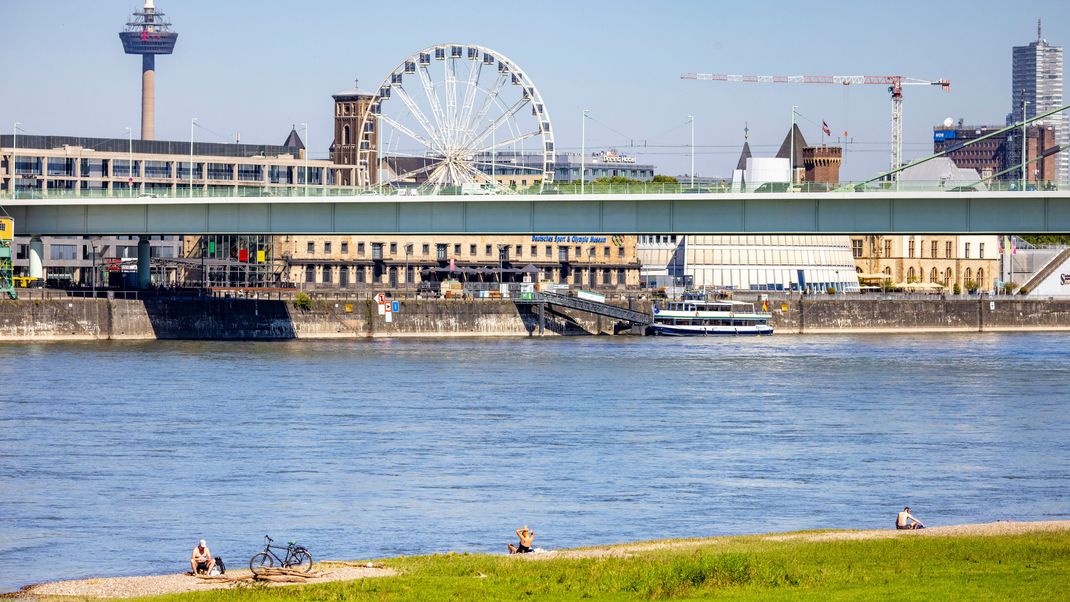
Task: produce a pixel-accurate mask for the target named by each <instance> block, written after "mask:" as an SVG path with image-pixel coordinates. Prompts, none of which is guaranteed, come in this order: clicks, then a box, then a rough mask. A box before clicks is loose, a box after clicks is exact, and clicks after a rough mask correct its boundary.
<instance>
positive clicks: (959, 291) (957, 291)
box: [951, 282, 962, 295]
mask: <svg viewBox="0 0 1070 602" xmlns="http://www.w3.org/2000/svg"><path fill="white" fill-rule="evenodd" d="M951 292H952V293H955V294H956V295H961V294H962V287H961V286H959V283H958V282H956V283H955V286H953V287H951Z"/></svg>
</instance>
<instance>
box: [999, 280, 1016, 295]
mask: <svg viewBox="0 0 1070 602" xmlns="http://www.w3.org/2000/svg"><path fill="white" fill-rule="evenodd" d="M1016 288H1018V285H1017V284H1015V283H1013V282H1007V283H1004V284H1003V292H1005V293H1007V294H1008V295H1013V294H1014V289H1016Z"/></svg>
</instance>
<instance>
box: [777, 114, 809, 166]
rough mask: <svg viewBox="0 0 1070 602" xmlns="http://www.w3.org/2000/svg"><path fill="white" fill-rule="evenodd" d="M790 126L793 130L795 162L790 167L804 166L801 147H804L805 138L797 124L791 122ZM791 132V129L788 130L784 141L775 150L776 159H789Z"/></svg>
mask: <svg viewBox="0 0 1070 602" xmlns="http://www.w3.org/2000/svg"><path fill="white" fill-rule="evenodd" d="M791 127H792V128H793V129H794V130H795V164H794V165H792V167H795V168H799V167H805V165H804V164H803V148H805V147H806V138H803V135H802V131H801V130H800V129H799V124H797V123H796V124H793V125H792V126H791ZM791 132H792V130H788V133H787V135H785V136H784V142H783V143H782V144H781V145H780V150H778V151H777V152H776V158H777V159H791Z"/></svg>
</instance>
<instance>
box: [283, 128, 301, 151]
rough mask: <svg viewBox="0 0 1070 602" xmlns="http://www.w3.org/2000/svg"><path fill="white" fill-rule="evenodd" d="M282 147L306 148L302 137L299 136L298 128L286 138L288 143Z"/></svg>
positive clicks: (291, 131)
mask: <svg viewBox="0 0 1070 602" xmlns="http://www.w3.org/2000/svg"><path fill="white" fill-rule="evenodd" d="M282 145H283V146H285V147H286V148H299V149H304V148H305V143H304V142H302V141H301V137H300V136H298V135H297V127H296V126H295V127H294V128H293V129H291V130H290V135H289V136H287V137H286V142H283V143H282Z"/></svg>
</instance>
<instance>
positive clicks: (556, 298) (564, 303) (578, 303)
mask: <svg viewBox="0 0 1070 602" xmlns="http://www.w3.org/2000/svg"><path fill="white" fill-rule="evenodd" d="M516 302H517V303H526V304H547V305H555V306H557V307H565V308H568V309H574V310H576V311H582V312H586V313H589V314H595V315H597V316H605V317H607V318H613V319H615V320H621V321H623V322H631V323H632V324H636V325H639V326H649V325H650V324H652V323H653V322H654V317H653V316H651V315H650V314H648V313H644V312H641V311H635V310H633V309H627V308H624V307H617V306H616V305H610V304H609V303H599V302H598V301H589V300H587V299H580V298H577V297H570V296H568V295H561V294H559V293H541V292H540V293H534V294H530V295H526V298H522V299H516Z"/></svg>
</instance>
